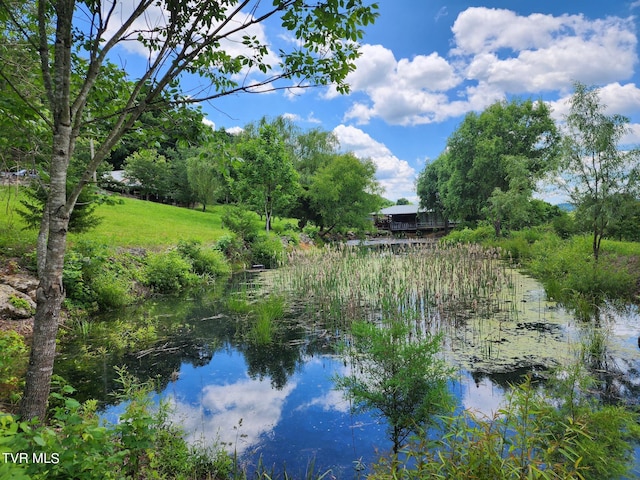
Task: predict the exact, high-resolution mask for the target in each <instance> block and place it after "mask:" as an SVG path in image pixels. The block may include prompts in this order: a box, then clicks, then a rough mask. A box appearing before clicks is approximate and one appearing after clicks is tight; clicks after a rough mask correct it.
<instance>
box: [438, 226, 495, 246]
mask: <svg viewBox="0 0 640 480" xmlns="http://www.w3.org/2000/svg"><path fill="white" fill-rule="evenodd" d="M495 236H496V232H495V230H494V228H493V227H492V226H491V225H483V226H480V227H478V228H476V229H473V230H472V229H470V228H467V227H465V228H463V229H462V230H454V231H453V232H450V233H449V234H448V235H447V236H446V237H444V239H443V243H446V244H455V243H482V242H483V241H485V240H488V239H493V238H495Z"/></svg>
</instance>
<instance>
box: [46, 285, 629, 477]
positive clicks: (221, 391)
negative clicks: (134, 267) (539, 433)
mask: <svg viewBox="0 0 640 480" xmlns="http://www.w3.org/2000/svg"><path fill="white" fill-rule="evenodd" d="M258 280H259V279H258V278H255V277H244V278H240V279H236V281H240V282H241V283H242V282H244V286H242V285H241V286H240V287H238V285H232V286H230V287H229V288H231V289H232V290H234V289H237V288H246V285H247V284H251V285H254V284H255V283H257V282H258ZM514 281H515V283H516V284H517V286H518V289H519V290H518V296H517V298H516V301H515V302H514V303H513V305H511V307H509V308H508V310H509V311H510V315H509V316H505V315H502V313H500V314H496V315H495V316H485V317H481V318H470V317H469V316H466V317H465V320H464V321H463V322H459V323H458V324H457V325H456V328H449V329H448V330H447V336H446V344H445V347H446V348H445V355H446V356H447V358H448V359H449V360H450V362H451V363H453V364H455V365H456V366H458V367H459V369H460V371H461V372H462V373H461V374H460V377H459V378H458V379H457V380H456V381H454V382H452V383H451V389H452V391H453V393H454V395H455V396H456V398H457V399H458V402H459V406H460V408H464V409H469V410H473V411H475V412H478V413H481V414H484V415H486V416H489V417H490V416H492V415H493V414H494V413H495V412H496V411H497V410H498V409H499V408H500V402H501V401H502V399H503V396H504V392H505V390H506V389H507V388H509V386H510V385H513V384H514V383H518V382H519V381H520V380H521V379H522V378H523V376H524V375H527V374H533V375H534V377H536V378H538V379H541V378H543V377H544V372H545V371H546V370H547V369H548V368H551V367H553V366H555V365H558V364H561V363H564V362H568V361H571V360H572V359H575V358H577V357H579V356H580V355H583V356H584V358H585V359H586V361H587V364H588V365H589V366H590V368H591V369H592V371H593V372H594V373H595V374H597V375H599V376H600V377H601V378H602V380H603V385H604V387H603V390H602V392H601V394H602V395H603V398H604V397H605V396H606V398H610V399H611V398H623V399H626V400H627V401H628V402H629V403H632V402H633V403H637V398H638V395H639V394H640V371H639V369H640V350H639V349H638V347H637V337H638V328H639V325H640V323H639V322H640V318H639V315H638V310H637V309H636V308H627V309H626V310H624V309H623V310H620V309H616V308H614V307H613V306H606V307H605V308H603V309H601V311H600V312H599V316H598V318H597V322H592V323H582V322H577V321H575V320H574V318H573V317H572V316H571V315H569V314H568V313H567V312H565V311H564V310H563V309H561V308H559V307H558V306H557V305H555V304H553V303H549V302H546V301H545V299H544V292H543V290H542V287H541V286H540V285H539V284H538V283H537V282H535V281H534V280H532V279H530V278H528V277H525V276H522V275H519V274H518V276H517V277H514ZM229 294H230V290H228V289H227V290H225V289H223V290H222V291H217V292H215V293H214V294H212V293H211V292H209V293H208V294H207V295H203V296H197V297H193V298H190V299H185V300H181V301H177V300H176V299H168V300H167V301H155V302H153V303H152V304H149V305H146V306H143V307H141V308H139V309H137V310H136V309H134V310H129V311H126V312H124V313H121V315H129V316H132V318H134V317H133V316H136V315H142V314H144V315H148V316H155V317H157V318H158V319H160V320H161V323H162V325H165V326H166V327H167V328H166V331H168V332H172V334H171V335H170V336H167V337H163V338H161V339H160V340H159V341H158V342H157V343H156V344H154V345H152V346H151V347H149V348H146V349H144V350H142V351H138V352H134V353H117V352H114V351H110V352H102V353H96V352H97V350H95V349H93V350H91V348H89V353H87V347H86V345H85V344H86V343H88V340H87V339H79V340H78V341H77V342H76V343H74V342H67V343H66V344H65V345H64V347H63V350H62V352H61V356H60V361H59V362H58V363H57V365H56V368H57V373H59V374H61V375H62V376H63V377H65V378H67V379H68V380H69V381H70V382H71V383H72V384H73V385H74V386H76V387H77V388H78V389H79V390H80V399H83V397H84V398H98V399H99V400H101V402H102V403H103V405H105V417H106V418H108V419H111V420H115V419H116V418H117V415H118V413H119V412H121V411H122V409H123V406H122V405H113V402H114V398H113V397H112V396H110V394H111V392H113V391H114V390H115V389H116V388H117V386H118V385H117V383H116V382H115V381H114V376H115V375H114V366H119V365H126V366H127V368H128V369H129V371H130V372H131V373H132V374H134V375H135V376H137V377H138V378H139V379H140V380H142V381H145V380H147V379H154V380H156V382H157V392H156V394H155V395H156V399H158V398H161V397H162V398H167V399H169V401H170V402H171V404H172V405H173V407H174V414H173V418H174V420H175V422H176V423H178V424H179V425H182V426H183V427H184V429H185V431H186V433H187V435H188V438H189V440H190V441H192V442H194V443H198V442H200V443H203V444H205V445H211V444H213V443H223V444H225V445H226V446H227V448H228V449H229V450H230V451H231V452H233V451H236V452H237V453H238V454H239V455H241V456H242V459H243V461H244V462H245V463H246V464H247V465H248V468H249V469H250V466H251V464H254V463H255V462H256V461H257V458H258V456H262V458H263V461H264V463H265V464H266V465H278V466H281V465H283V464H285V463H286V465H287V471H288V472H290V473H291V474H292V475H293V476H294V477H295V476H296V474H297V473H300V474H302V472H304V471H305V470H306V468H307V467H308V466H309V463H310V462H312V461H313V460H314V459H315V460H316V469H317V470H320V471H325V470H327V469H332V471H333V473H334V475H335V476H336V477H337V478H357V477H358V475H359V473H358V472H356V470H355V469H354V468H353V467H354V462H364V463H365V464H368V465H370V464H371V463H372V462H374V461H375V460H376V459H377V457H378V454H383V453H386V452H387V451H388V450H389V448H390V442H389V441H388V440H387V435H386V432H385V430H386V427H385V425H384V424H383V423H382V422H381V421H380V420H379V419H377V418H375V417H374V416H372V415H357V416H354V415H352V414H351V413H350V408H349V407H350V406H349V404H348V402H347V401H346V400H345V399H344V398H343V396H342V393H341V392H338V391H335V390H333V382H332V380H331V379H332V377H333V376H335V375H337V374H342V373H344V372H345V368H346V367H345V366H344V363H343V362H342V360H341V359H340V358H338V357H337V356H336V355H335V338H336V337H338V336H339V332H331V335H329V334H328V333H327V331H326V330H325V329H324V328H323V327H322V325H315V324H311V325H310V324H309V320H308V318H306V317H305V315H306V313H305V312H304V311H301V312H297V313H296V312H290V313H289V317H288V318H286V319H285V322H284V323H285V325H286V328H283V329H281V330H280V331H279V332H278V335H276V337H275V338H274V340H273V342H272V343H271V344H268V345H257V344H255V343H251V342H249V341H247V337H246V335H245V332H244V329H245V327H246V319H243V317H242V316H239V315H237V314H233V313H231V312H229V311H228V310H226V309H225V306H224V302H223V301H221V299H222V298H224V296H226V295H229ZM442 320H443V322H442V324H443V325H444V324H445V322H444V319H442ZM98 340H99V339H91V341H95V342H98ZM585 352H586V354H585ZM360 473H366V471H364V472H360ZM298 476H301V475H298Z"/></svg>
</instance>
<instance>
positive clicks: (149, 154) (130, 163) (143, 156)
mask: <svg viewBox="0 0 640 480" xmlns="http://www.w3.org/2000/svg"><path fill="white" fill-rule="evenodd" d="M124 170H125V172H126V174H127V178H128V179H129V181H131V182H134V183H135V184H137V187H136V188H139V189H140V192H141V193H142V195H144V197H145V199H146V200H150V199H151V198H152V197H153V198H154V199H155V200H160V199H163V198H165V197H166V195H167V191H168V186H169V178H170V176H171V174H170V169H169V164H168V163H167V159H166V158H165V156H164V155H158V152H157V151H156V150H154V149H151V150H146V149H143V150H140V151H138V152H135V153H134V154H132V155H129V156H128V157H127V159H126V160H125V163H124Z"/></svg>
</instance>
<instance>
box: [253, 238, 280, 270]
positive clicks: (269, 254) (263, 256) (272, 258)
mask: <svg viewBox="0 0 640 480" xmlns="http://www.w3.org/2000/svg"><path fill="white" fill-rule="evenodd" d="M251 261H252V263H254V264H261V265H264V266H265V267H267V268H275V267H277V266H279V265H280V264H281V263H282V262H283V261H284V246H283V245H282V241H281V240H280V237H278V236H275V235H265V234H262V235H259V236H258V238H256V240H255V241H254V242H253V243H251Z"/></svg>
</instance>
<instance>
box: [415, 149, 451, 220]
mask: <svg viewBox="0 0 640 480" xmlns="http://www.w3.org/2000/svg"><path fill="white" fill-rule="evenodd" d="M447 166H448V164H447V153H446V152H444V153H443V154H441V155H440V156H439V157H438V158H436V159H435V160H434V161H433V162H431V163H429V164H428V165H426V166H425V167H424V170H423V171H422V172H420V174H419V175H418V180H417V181H416V192H417V194H418V197H419V198H420V207H421V208H423V209H425V210H432V211H433V212H434V215H435V217H436V218H441V219H443V220H445V222H444V224H445V231H446V230H447V229H448V227H449V222H448V220H449V218H450V215H449V213H448V212H447V210H446V208H445V205H444V202H443V200H442V199H443V198H444V197H445V196H446V186H447V180H448V178H449V174H448V171H447Z"/></svg>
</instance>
